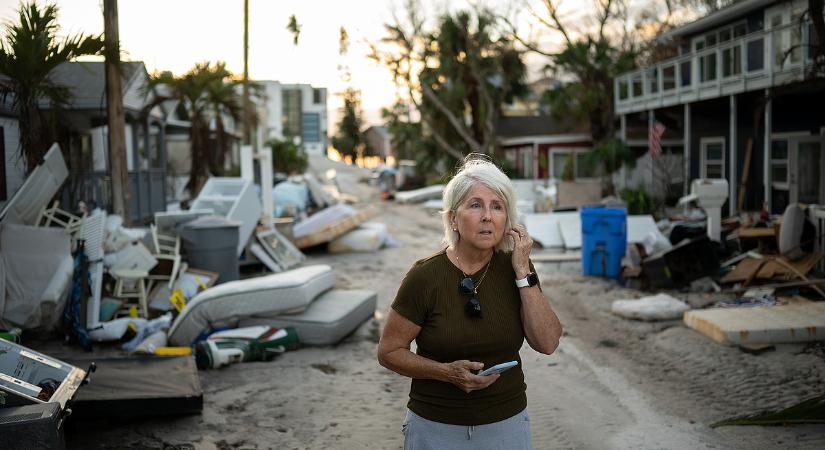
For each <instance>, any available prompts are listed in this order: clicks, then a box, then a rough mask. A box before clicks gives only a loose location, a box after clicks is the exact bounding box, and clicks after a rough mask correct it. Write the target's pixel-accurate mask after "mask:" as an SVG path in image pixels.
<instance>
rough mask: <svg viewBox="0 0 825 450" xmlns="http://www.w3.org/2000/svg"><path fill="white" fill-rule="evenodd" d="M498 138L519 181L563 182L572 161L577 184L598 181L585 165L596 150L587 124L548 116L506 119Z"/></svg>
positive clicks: (500, 122) (499, 129)
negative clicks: (521, 179) (592, 180)
mask: <svg viewBox="0 0 825 450" xmlns="http://www.w3.org/2000/svg"><path fill="white" fill-rule="evenodd" d="M498 136H499V145H500V147H501V151H502V153H503V155H504V158H505V160H506V161H507V162H508V163H509V165H510V167H511V168H512V170H513V171H514V172H515V173H516V174H517V176H519V177H522V178H528V179H547V178H557V179H561V178H562V174H563V173H564V169H565V165H566V164H567V161H568V160H572V163H573V174H574V177H575V178H576V180H589V179H592V178H595V177H594V176H593V175H592V173H591V170H590V169H589V167H588V166H587V165H586V164H585V163H584V157H585V155H586V154H587V152H589V151H590V150H591V148H592V147H593V139H592V137H591V135H590V130H589V128H588V126H587V125H586V124H583V123H580V122H577V121H573V120H568V119H556V118H554V117H552V116H546V115H539V116H509V117H508V116H504V117H501V118H499V121H498ZM571 154H572V157H571ZM571 158H572V159H571Z"/></svg>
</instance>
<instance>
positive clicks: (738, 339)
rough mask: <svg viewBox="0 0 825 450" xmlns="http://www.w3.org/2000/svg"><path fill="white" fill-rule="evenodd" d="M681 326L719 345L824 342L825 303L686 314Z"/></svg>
mask: <svg viewBox="0 0 825 450" xmlns="http://www.w3.org/2000/svg"><path fill="white" fill-rule="evenodd" d="M683 320H684V322H685V325H687V326H688V327H690V328H692V329H694V330H696V331H698V332H699V333H702V334H704V335H705V336H707V337H709V338H711V339H713V340H714V341H716V342H718V343H720V344H728V345H740V344H778V343H783V342H807V341H817V340H822V339H825V302H810V303H795V304H788V305H779V306H766V307H757V308H712V309H703V310H693V311H688V312H686V313H685V315H684V319H683Z"/></svg>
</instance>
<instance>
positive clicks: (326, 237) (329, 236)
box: [294, 207, 378, 248]
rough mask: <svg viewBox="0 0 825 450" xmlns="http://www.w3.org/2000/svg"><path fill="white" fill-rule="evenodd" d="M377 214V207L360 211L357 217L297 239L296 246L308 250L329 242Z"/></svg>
mask: <svg viewBox="0 0 825 450" xmlns="http://www.w3.org/2000/svg"><path fill="white" fill-rule="evenodd" d="M377 214H378V210H377V209H376V208H375V207H369V208H367V209H364V210H361V211H358V212H357V213H356V214H355V215H352V216H347V217H343V218H341V219H340V220H337V221H335V222H333V223H331V224H328V225H325V226H324V227H322V228H321V229H319V230H318V231H315V232H314V233H311V234H308V235H306V236H301V237H300V238H297V239H295V241H294V244H295V246H296V247H298V248H307V247H312V246H313V245H318V244H323V243H325V242H329V241H331V240H333V239H335V238H337V237H338V236H341V235H343V234H344V233H346V232H348V231H350V230H352V229H354V228H355V227H357V226H358V225H360V224H361V223H362V222H365V221H367V220H368V219H370V218H372V217H375V216H376V215H377Z"/></svg>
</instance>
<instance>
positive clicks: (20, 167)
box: [0, 117, 26, 208]
mask: <svg viewBox="0 0 825 450" xmlns="http://www.w3.org/2000/svg"><path fill="white" fill-rule="evenodd" d="M0 127H3V137H4V139H3V141H4V142H3V145H4V148H5V149H6V154H5V155H3V159H4V160H5V162H6V199H7V200H8V199H10V198H11V197H12V196H13V195H14V193H15V192H17V190H18V189H20V186H22V185H23V181H25V180H26V175H25V173H26V171H25V161H24V160H23V159H22V158H20V152H19V150H20V129H19V127H18V126H17V119H10V118H6V117H0ZM5 204H6V200H0V208H2V207H3V206H4V205H5Z"/></svg>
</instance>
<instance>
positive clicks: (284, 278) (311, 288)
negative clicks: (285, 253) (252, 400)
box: [169, 265, 335, 346]
mask: <svg viewBox="0 0 825 450" xmlns="http://www.w3.org/2000/svg"><path fill="white" fill-rule="evenodd" d="M334 285H335V274H334V272H333V271H332V268H331V267H330V266H327V265H314V266H307V267H301V268H299V269H295V270H290V271H287V272H281V273H276V274H273V275H268V276H265V277H260V278H253V279H249V280H241V281H230V282H228V283H224V284H221V285H218V286H215V287H212V288H209V289H207V290H205V291H203V292H201V293H200V294H198V295H196V296H195V298H193V299H192V300H191V301H190V302H189V303H187V304H186V307H185V308H184V309H183V311H181V313H180V315H179V316H178V317H177V318H176V319H175V322H174V323H173V324H172V327H171V328H170V329H169V343H170V345H182V346H188V345H191V344H192V342H193V341H194V340H195V339H196V338H197V337H198V335H200V334H201V333H203V332H204V331H208V330H210V329H215V328H218V327H222V326H234V325H235V323H237V321H238V320H239V319H242V318H244V317H250V316H270V315H275V314H283V313H285V312H295V311H301V310H303V309H305V308H306V307H307V305H309V304H310V302H311V301H312V300H313V299H315V298H316V297H318V296H319V295H320V294H321V293H323V292H324V291H327V290H329V289H332V287H333V286H334Z"/></svg>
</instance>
